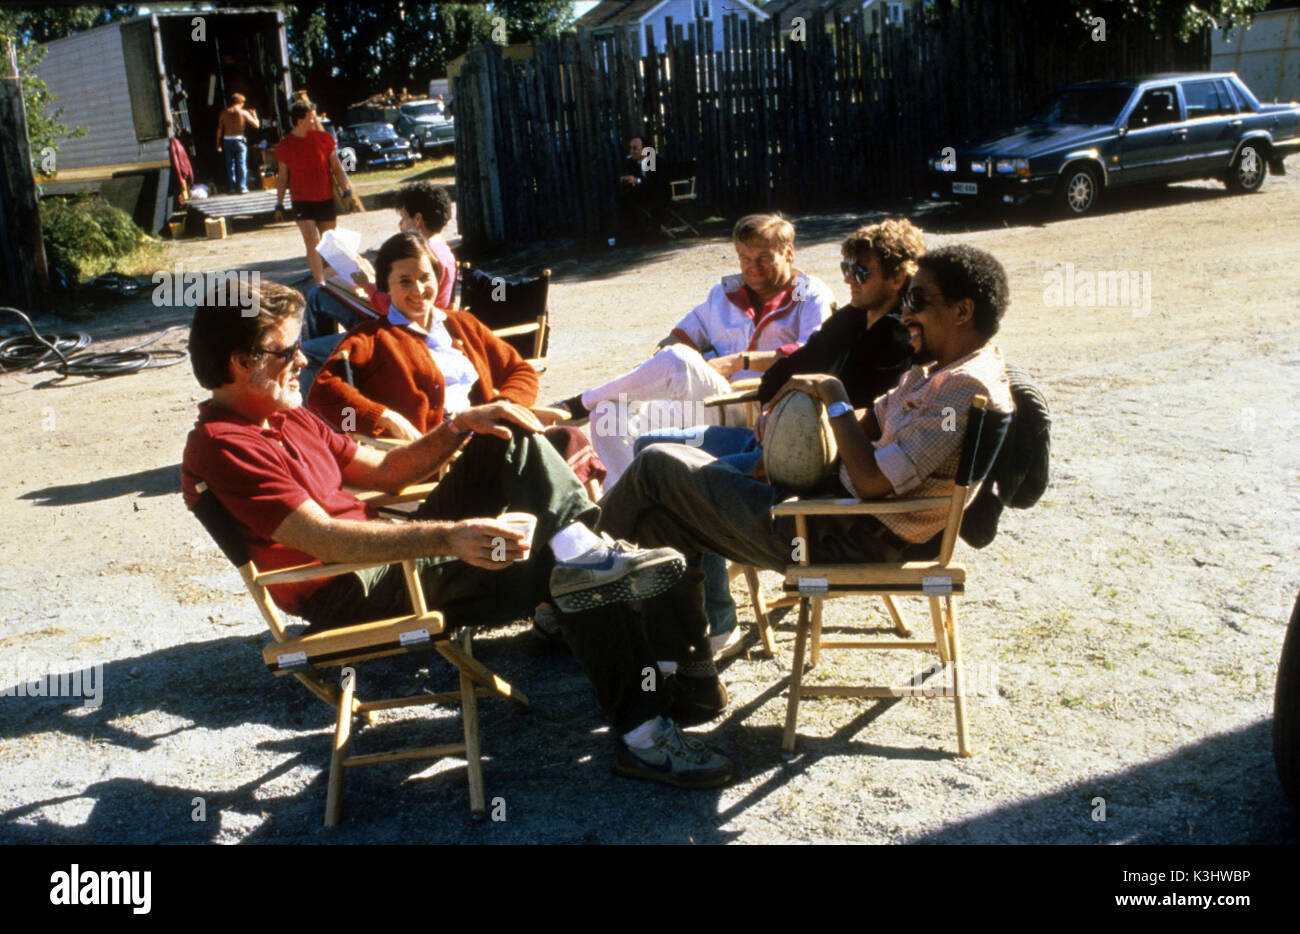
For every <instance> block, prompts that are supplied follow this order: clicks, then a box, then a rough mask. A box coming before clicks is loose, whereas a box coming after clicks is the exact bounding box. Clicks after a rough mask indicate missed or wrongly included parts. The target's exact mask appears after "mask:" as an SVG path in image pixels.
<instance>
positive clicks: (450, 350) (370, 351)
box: [307, 233, 605, 497]
mask: <svg viewBox="0 0 1300 934" xmlns="http://www.w3.org/2000/svg"><path fill="white" fill-rule="evenodd" d="M437 264H438V260H437V258H436V256H435V253H434V252H433V251H432V250H430V249H429V248H428V247H427V245H426V244H425V242H424V239H423V238H422V237H421V236H420V235H419V234H416V233H399V234H395V235H394V236H392V237H389V238H388V239H387V240H385V241H384V244H383V246H381V247H380V248H379V255H378V257H377V258H376V260H375V281H376V282H378V283H379V287H380V288H382V289H383V290H384V291H383V292H380V293H378V294H379V295H382V296H383V299H384V301H383V302H382V306H383V307H384V308H385V312H384V317H382V318H373V319H370V320H368V321H363V322H361V323H360V324H358V325H357V326H356V327H354V328H353V329H352V330H351V331H349V332H348V333H347V334H346V335H343V336H342V339H341V341H340V342H339V345H338V347H337V348H336V349H335V351H334V353H333V354H332V355H331V356H330V358H329V360H327V361H326V363H325V365H324V366H323V367H322V368H321V371H320V374H319V375H318V376H317V377H316V381H315V382H314V383H313V384H312V387H311V390H310V392H309V394H308V396H307V406H308V408H310V409H312V410H313V411H315V412H316V413H317V414H318V415H320V416H321V417H322V418H323V419H325V421H326V422H327V423H328V424H330V425H333V426H336V427H338V428H341V429H342V430H344V431H354V432H359V433H361V434H364V435H370V436H372V437H376V438H380V437H383V438H394V439H396V440H399V441H413V440H415V439H416V438H419V437H420V436H421V435H422V434H425V433H426V432H429V431H432V430H433V429H435V428H437V427H438V425H439V424H441V423H442V422H443V420H444V419H447V418H450V417H452V416H453V415H455V414H456V413H457V412H461V411H464V410H465V409H467V408H469V407H470V406H473V405H482V404H484V403H487V402H495V401H497V400H501V399H505V400H509V401H511V402H515V403H517V404H519V405H523V406H532V405H534V404H535V403H536V402H537V385H538V384H537V371H536V370H534V369H533V368H532V366H531V365H529V363H528V362H527V361H526V360H524V358H523V357H522V356H520V354H519V351H517V350H515V349H514V348H513V347H511V346H510V345H509V344H507V343H506V342H505V341H503V340H501V339H500V338H498V337H497V336H496V335H495V334H493V333H492V332H491V331H490V330H488V328H487V326H486V325H484V324H482V323H481V322H480V321H479V320H478V319H477V318H475V317H474V316H473V315H471V314H470V313H469V312H467V311H453V310H444V309H442V308H441V307H439V306H438V305H437V303H436V298H435V294H436V292H437V289H438V288H439V286H438V283H440V282H441V278H440V276H439V269H438V265H437ZM344 354H346V359H345V357H344ZM545 434H546V438H547V440H549V441H550V442H551V443H552V444H553V445H554V446H555V448H556V450H557V451H559V452H560V454H562V455H563V456H564V458H565V461H566V462H567V463H568V464H569V465H570V467H571V468H572V469H573V471H574V473H575V474H576V475H577V477H578V479H579V480H580V481H581V482H582V483H583V484H584V486H585V487H586V488H587V489H588V490H589V491H591V492H593V493H595V495H596V497H598V496H599V489H600V482H601V481H602V480H603V479H604V478H605V469H604V465H603V464H601V462H600V458H599V457H597V456H596V452H595V451H594V450H593V449H592V446H591V442H589V441H588V440H587V438H586V436H585V435H584V434H583V433H582V432H581V431H580V430H579V429H577V428H573V427H568V426H562V425H552V426H551V427H549V428H547V429H546V432H545Z"/></svg>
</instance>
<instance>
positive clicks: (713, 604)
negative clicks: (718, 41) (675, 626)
mask: <svg viewBox="0 0 1300 934" xmlns="http://www.w3.org/2000/svg"><path fill="white" fill-rule="evenodd" d="M652 444H687V445H690V446H691V447H697V448H700V449H701V450H702V451H704V453H706V454H710V455H712V456H713V457H716V458H717V459H718V460H720V461H722V462H724V463H727V464H730V465H731V466H732V467H734V468H736V470H738V471H740V472H741V473H743V474H747V473H749V472H750V471H751V470H753V469H754V466H755V465H756V464H757V463H758V461H759V459H760V458H762V456H763V449H762V448H761V447H760V446H759V444H758V441H757V439H755V437H754V432H753V431H752V430H751V429H749V428H737V427H732V426H729V425H710V426H709V427H707V428H704V429H701V428H665V429H663V430H661V431H652V432H650V433H648V434H644V435H642V436H641V437H639V438H637V439H636V443H635V444H634V445H633V448H632V450H633V451H634V452H635V453H637V454H640V453H641V452H642V451H643V450H645V449H646V448H647V447H648V446H650V445H652ZM700 563H701V564H702V565H703V567H704V614H705V616H707V617H708V618H709V634H710V635H713V636H716V635H720V634H722V633H724V632H730V631H731V630H733V629H735V628H736V601H735V600H734V599H733V598H732V596H731V581H730V580H729V579H728V577H727V559H726V558H724V557H722V555H701V557H700Z"/></svg>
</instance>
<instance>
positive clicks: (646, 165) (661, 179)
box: [618, 136, 669, 237]
mask: <svg viewBox="0 0 1300 934" xmlns="http://www.w3.org/2000/svg"><path fill="white" fill-rule="evenodd" d="M659 158H660V156H659V153H658V152H656V151H655V150H654V149H653V148H652V147H650V145H649V144H648V143H646V142H645V140H644V137H641V136H633V137H632V138H631V139H629V140H628V142H627V155H626V156H624V157H623V162H622V164H621V165H620V166H619V175H618V222H619V231H618V234H619V236H621V237H634V236H638V235H643V234H646V233H650V232H652V231H657V230H658V229H659V226H660V224H662V223H663V211H664V208H665V207H666V206H667V205H668V201H669V191H668V181H667V176H665V175H664V174H663V173H661V172H660V171H659V165H658V164H657V163H658V160H659Z"/></svg>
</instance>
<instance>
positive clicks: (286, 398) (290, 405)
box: [265, 377, 302, 412]
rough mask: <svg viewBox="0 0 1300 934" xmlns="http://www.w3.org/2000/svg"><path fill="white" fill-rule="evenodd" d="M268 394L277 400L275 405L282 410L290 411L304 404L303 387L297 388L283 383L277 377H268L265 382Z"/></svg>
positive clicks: (273, 399)
mask: <svg viewBox="0 0 1300 934" xmlns="http://www.w3.org/2000/svg"><path fill="white" fill-rule="evenodd" d="M265 386H266V391H267V395H269V396H270V397H271V399H272V401H274V402H275V407H276V408H277V409H279V410H280V411H281V412H288V411H289V410H290V409H296V408H298V407H299V406H300V405H302V388H301V387H299V388H297V389H295V388H293V387H291V386H287V385H281V384H280V381H279V380H277V379H272V378H269V377H268V378H267V379H266V382H265Z"/></svg>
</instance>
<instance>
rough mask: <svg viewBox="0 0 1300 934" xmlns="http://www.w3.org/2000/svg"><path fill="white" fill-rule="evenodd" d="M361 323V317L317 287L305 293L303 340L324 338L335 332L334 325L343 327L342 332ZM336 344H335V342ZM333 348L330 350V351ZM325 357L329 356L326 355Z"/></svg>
mask: <svg viewBox="0 0 1300 934" xmlns="http://www.w3.org/2000/svg"><path fill="white" fill-rule="evenodd" d="M361 321H362V316H361V315H360V314H358V313H357V312H355V311H353V310H352V309H351V308H349V307H348V306H347V305H345V304H344V303H343V302H341V301H339V299H337V298H335V297H334V295H333V294H332V293H330V292H327V291H326V290H325V289H322V288H321V287H320V286H319V285H316V286H312V288H311V291H309V292H308V293H307V309H306V311H305V312H304V314H303V321H302V332H303V333H302V336H303V338H304V339H308V340H309V339H311V338H314V337H326V336H328V335H332V334H334V332H335V330H336V329H335V327H334V325H335V323H336V322H337V323H338V324H341V325H343V330H345V331H350V330H351V329H352V328H354V327H356V326H357V325H358V324H360V323H361ZM336 343H337V342H336ZM332 349H333V348H331V350H332ZM326 356H329V355H328V354H326Z"/></svg>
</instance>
